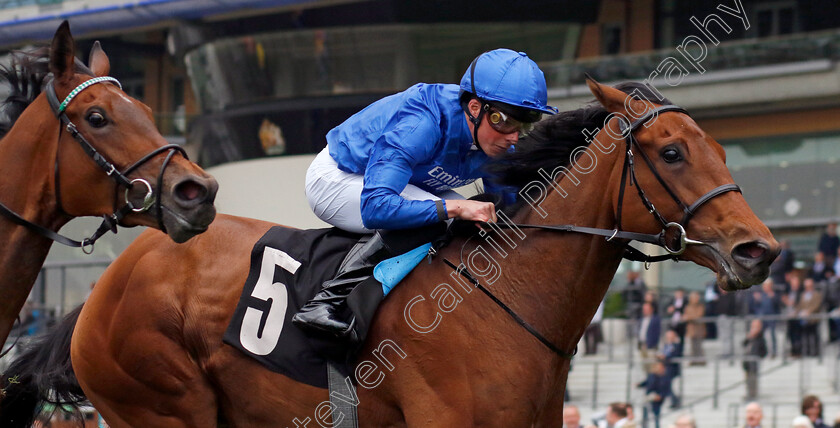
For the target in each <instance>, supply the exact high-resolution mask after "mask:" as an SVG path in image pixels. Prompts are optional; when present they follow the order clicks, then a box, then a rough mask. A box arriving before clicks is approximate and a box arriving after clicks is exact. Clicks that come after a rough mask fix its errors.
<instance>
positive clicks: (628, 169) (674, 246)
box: [493, 105, 741, 263]
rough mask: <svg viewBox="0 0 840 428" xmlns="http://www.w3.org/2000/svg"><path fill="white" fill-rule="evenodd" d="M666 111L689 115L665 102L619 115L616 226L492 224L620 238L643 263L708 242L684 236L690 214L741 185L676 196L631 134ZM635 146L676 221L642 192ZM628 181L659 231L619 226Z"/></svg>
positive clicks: (628, 252)
mask: <svg viewBox="0 0 840 428" xmlns="http://www.w3.org/2000/svg"><path fill="white" fill-rule="evenodd" d="M667 112H676V113H683V114H685V115H688V112H687V111H686V110H685V109H684V108H682V107H678V106H675V105H666V106H660V107H657V108H654V109H650V110H648V112H647V113H646V114H644V115H643V116H642V117H640V118H638V119H636V121H635V122H633V123H631V124H628V123H627V121H626V120H625V119H624V118H622V117H619V118H618V120H619V129H620V130H621V133H622V135H623V136H624V141H625V158H624V166H623V167H622V171H621V185H620V187H619V190H618V208H617V213H616V227H615V229H599V228H593V227H583V226H575V225H571V224H563V225H538V224H506V223H494V224H493V226H494V227H496V226H498V227H500V228H510V227H514V226H515V227H518V228H527V229H543V230H551V231H556V232H576V233H583V234H588V235H599V236H604V237H606V238H607V241H612V240H613V239H616V238H618V239H620V240H624V241H625V242H624V245H625V253H624V258H626V259H628V260H633V261H642V262H645V263H653V262H660V261H664V260H676V259H677V257H678V256H679V255H681V254H682V253H683V252H685V250H686V248H687V246H688V245H708V244H706V243H705V242H702V241H696V240H693V239H689V238H688V237H687V235H686V232H685V229H686V228H687V227H688V223H689V222H690V221H691V219H692V217H694V215H695V214H697V211H698V210H699V209H700V208H701V207H702V206H703V205H705V204H706V203H707V202H709V201H711V200H712V199H714V198H715V197H717V196H720V195H723V194H725V193H727V192H738V193H741V188H740V187H739V186H738V185H737V184H734V183H729V184H723V185H721V186H718V187H715V188H714V189H712V190H710V191H708V192H706V193H705V194H704V195H703V196H701V197H699V198H697V200H696V201H694V203H692V204H691V205H687V204H685V203H684V202H683V201H682V200H681V199H680V198H679V196H677V194H676V192H674V191H673V189H671V187H670V186H668V183H667V182H666V181H665V180H664V179H663V178H662V175H660V174H659V171H658V170H657V169H656V166H655V165H654V164H653V162H652V161H651V160H650V158H649V157H648V156H647V154H645V151H644V150H642V147H641V146H640V145H639V142H638V140H636V138H635V137H634V136H633V133H634V132H636V131H637V130H638V129H639V127H641V126H642V125H644V124H645V123H647V122H648V121H650V120H651V119H654V118H657V117H659V115H660V114H661V113H667ZM634 147H635V148H636V150H637V151H638V153H639V155H641V157H642V159H643V160H644V161H645V163H646V164H647V166H648V168H649V169H650V171H651V173H652V174H653V176H654V177H656V180H657V181H658V182H659V184H660V185H661V186H662V187H663V188H664V189H665V191H666V192H667V193H668V195H669V196H670V197H671V199H673V200H674V202H675V203H676V204H677V206H678V207H679V208H680V210H682V212H683V217H682V219H681V220H680V221H679V222H673V221H668V220H666V219H665V216H663V215H662V213H660V212H659V210H657V209H656V207H655V206H654V205H653V203H652V202H651V201H650V199H648V196H647V193H645V191H644V189H642V186H641V183H639V180H638V178H636V162H635V154H634V152H633V149H634ZM628 183H629V185H630V186H631V187H635V188H636V192H637V193H638V194H639V199H641V201H642V204H644V206H645V208H647V210H648V212H650V214H652V215H653V216H654V218H656V220H657V221H658V222H659V223H660V224H661V225H662V231H661V232H659V233H658V234H647V233H637V232H627V231H623V230H621V229H622V227H621V218H622V208H623V206H624V194H625V192H626V188H627V186H628ZM631 241H638V242H644V243H648V244H653V245H657V246H659V247H662V248H663V249H664V250H665V251H666V252H667V254H664V255H661V256H649V255H646V254H644V253H642V252H641V251H639V250H637V249H635V248H633V247H631V246H629V244H630V242H631Z"/></svg>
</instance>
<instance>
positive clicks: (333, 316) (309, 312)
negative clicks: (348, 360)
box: [292, 232, 391, 338]
mask: <svg viewBox="0 0 840 428" xmlns="http://www.w3.org/2000/svg"><path fill="white" fill-rule="evenodd" d="M388 257H391V252H390V251H389V250H388V248H387V247H386V245H385V243H384V241H383V240H382V236H381V235H380V234H379V233H378V232H377V233H375V234H374V235H373V236H372V237H371V238H370V240H368V241H367V242H364V243H361V242H360V243H358V244H356V246H354V247H353V248H352V249H351V250H350V252H349V253H347V256H346V257H345V258H344V261H343V262H342V263H341V267H340V268H339V269H338V273H337V274H336V276H335V278H333V279H331V280H329V281H326V282H324V285H323V287H322V288H321V291H320V292H318V294H316V295H315V297H313V298H312V300H310V301H309V302H307V303H306V305H304V306H303V307H302V308H300V312H298V313H297V314H295V316H294V317H292V323H294V324H295V325H296V326H297V327H298V328H300V329H301V330H303V331H305V332H307V333H310V334H317V335H321V336H323V335H327V336H331V337H336V338H342V337H345V336H346V335H347V334H348V333H350V331H351V329H352V327H353V320H345V319H343V318H345V313H346V312H348V311H347V304H346V299H347V296H348V295H349V294H350V292H351V291H353V289H354V288H356V286H357V285H359V284H361V283H362V281H364V280H366V279H367V278H369V277H370V276H371V275H373V268H374V267H375V266H376V264H377V263H379V262H381V261H382V260H385V259H387V258H388Z"/></svg>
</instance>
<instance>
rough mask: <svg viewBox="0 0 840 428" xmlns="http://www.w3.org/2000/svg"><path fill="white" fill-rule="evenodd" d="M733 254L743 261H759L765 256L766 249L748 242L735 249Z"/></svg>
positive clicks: (756, 243) (755, 243)
mask: <svg viewBox="0 0 840 428" xmlns="http://www.w3.org/2000/svg"><path fill="white" fill-rule="evenodd" d="M733 253H734V254H735V255H736V256H740V257H743V258H745V259H761V258H763V257H764V255H765V254H767V247H766V246H764V245H762V244H759V243H758V242H748V243H746V244H741V245H738V246H737V247H735V250H734V251H733Z"/></svg>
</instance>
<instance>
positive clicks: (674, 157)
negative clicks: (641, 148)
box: [662, 148, 682, 163]
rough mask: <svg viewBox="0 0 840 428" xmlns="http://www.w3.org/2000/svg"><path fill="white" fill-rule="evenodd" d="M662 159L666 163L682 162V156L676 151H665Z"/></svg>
mask: <svg viewBox="0 0 840 428" xmlns="http://www.w3.org/2000/svg"><path fill="white" fill-rule="evenodd" d="M662 159H663V160H664V161H665V162H667V163H674V162H679V161H681V160H682V155H681V154H680V152H679V150H677V149H673V148H671V149H665V151H663V152H662Z"/></svg>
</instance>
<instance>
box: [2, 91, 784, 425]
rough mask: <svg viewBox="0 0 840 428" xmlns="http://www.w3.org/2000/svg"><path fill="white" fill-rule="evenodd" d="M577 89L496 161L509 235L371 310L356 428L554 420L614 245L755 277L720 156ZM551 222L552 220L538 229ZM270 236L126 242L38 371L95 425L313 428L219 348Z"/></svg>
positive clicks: (257, 225)
mask: <svg viewBox="0 0 840 428" xmlns="http://www.w3.org/2000/svg"><path fill="white" fill-rule="evenodd" d="M588 84H589V87H590V89H591V91H592V93H593V94H594V95H595V97H596V99H597V101H598V103H597V104H593V105H589V106H587V107H584V108H582V109H579V110H576V111H571V112H566V113H561V114H558V115H556V116H554V117H550V118H547V119H545V120H544V121H542V122H541V123H539V124H538V125H537V128H536V129H535V130H534V131H532V133H531V134H530V135H528V136H526V137H524V138H523V139H521V140H520V142H519V143H518V144H517V149H516V152H515V153H513V154H510V155H509V157H507V158H506V159H504V160H503V161H502V162H501V163H500V164H499V166H498V167H497V168H496V173H497V175H498V176H499V178H500V180H502V181H503V182H504V183H507V184H510V185H514V186H517V187H520V188H522V189H523V190H522V192H520V195H521V196H522V199H523V200H524V201H526V203H524V204H522V206H521V207H519V208H518V209H517V210H516V211H515V213H514V214H511V215H512V217H511V219H512V223H517V224H520V225H521V226H519V229H510V230H503V229H502V228H496V227H495V226H493V225H485V230H484V232H483V233H479V234H476V235H475V236H472V237H470V238H464V237H462V238H456V239H455V240H454V241H453V242H452V243H451V244H450V245H449V246H447V247H445V248H443V249H441V250H440V251H439V252H438V254H437V255H436V257H435V258H433V259H432V260H431V262H430V263H426V262H423V263H421V264H420V265H419V266H418V267H417V268H416V269H415V270H414V271H413V272H411V273H410V274H409V276H407V277H406V278H405V279H404V280H403V281H402V283H401V285H399V286H398V287H396V288H395V289H394V290H393V291H392V292H391V294H390V295H389V296H388V297H387V299H386V300H385V301H384V302H383V304H382V305H381V306H380V308H379V311H378V313H377V315H376V318H375V320H374V321H375V322H374V324H373V325H372V327H371V329H370V331H369V335H368V336H367V339H366V342H365V344H364V345H363V348H362V350H361V351H360V354H359V356H358V360H357V361H358V362H359V364H358V365H357V367H356V371H355V377H356V381H357V382H358V383H359V385H360V387H359V389H358V407H357V409H358V416H359V421H360V424H361V426H365V427H405V426H410V427H421V426H423V427H466V426H485V427H556V426H558V424H560V421H561V417H562V409H563V395H564V388H565V381H566V377H567V374H568V370H569V363H570V359H571V355H570V354H571V353H573V350H574V349H575V345H576V344H577V343H578V341H579V339H580V338H581V335H582V334H583V332H584V329H585V328H586V326H587V324H588V323H589V320H590V319H591V318H592V316H593V314H594V313H595V310H596V308H597V307H598V304H599V302H600V301H601V300H602V298H603V297H604V295H605V293H606V291H607V287H608V286H609V283H610V281H611V279H612V277H613V275H614V274H615V272H616V269H617V267H618V265H619V262H620V261H621V259H622V256H623V255H624V254H625V250H626V248H627V244H628V241H629V240H630V239H638V240H642V241H645V240H648V241H652V242H660V243H661V244H662V245H664V246H665V247H666V248H668V249H669V251H670V253H671V254H670V255H671V256H673V257H675V258H679V259H680V260H688V261H692V262H695V263H697V264H700V265H702V266H705V267H708V268H709V269H712V270H713V271H715V272H716V273H717V281H718V284H719V285H720V286H721V287H722V288H724V289H725V290H738V289H744V288H747V287H749V286H750V285H752V284H757V283H759V282H761V281H762V280H763V279H764V278H765V277H766V276H767V274H768V268H769V264H770V262H771V261H772V260H773V259H774V258H775V256H776V254H777V253H778V251H779V246H778V243H777V242H776V241H775V240H774V239H773V237H772V235H771V234H770V232H769V231H768V229H767V228H766V227H765V226H764V225H763V224H762V223H761V222H760V221H759V219H758V218H756V216H755V215H754V213H753V212H752V211H751V210H750V208H749V207H748V206H747V203H746V201H745V200H744V198H743V196H742V195H741V193H740V189H739V188H738V187H737V186H735V185H734V184H733V183H732V177H731V175H730V173H729V171H728V170H727V168H726V166H725V154H724V150H723V148H722V147H721V146H720V145H719V144H718V143H717V142H716V141H715V140H714V139H712V137H710V136H709V135H707V134H706V133H705V132H704V131H703V130H702V129H701V128H700V127H698V125H697V124H696V123H695V122H694V121H693V120H692V119H691V117H689V116H688V114H687V113H686V112H685V111H684V110H682V109H680V108H678V107H675V106H669V105H667V104H670V103H669V102H668V101H667V100H665V99H664V98H654V96H655V95H656V93H654V92H653V91H651V90H650V89H648V88H646V87H645V86H642V85H630V86H627V87H625V88H624V89H625V90H626V91H627V92H630V91H629V89H633V91H632V93H633V94H634V95H633V96H628V95H627V93H625V92H622V91H621V90H618V89H615V88H612V87H609V86H605V85H601V84H598V83H596V82H594V81H592V80H590V81H588ZM652 100H657V102H656V103H654V102H653V101H652ZM661 105H665V106H664V107H663V106H661ZM634 118H635V119H634ZM593 137H594V138H593ZM557 224H563V225H572V226H560V227H557V228H554V229H551V228H540V227H542V226H546V225H549V226H550V225H557ZM526 225H530V226H526ZM271 226H272V225H271V224H269V223H265V222H261V221H256V220H249V219H244V218H237V217H230V216H224V215H220V216H219V218H217V219H216V221H215V222H214V223H213V224H212V225H211V226H210V228H209V229H208V231H207V232H205V233H204V234H201V235H199V236H197V237H195V238H194V239H193V240H192V241H190V242H189V243H187V244H185V245H176V244H174V243H172V242H170V241H168V240H166V239H164V237H163V235H161V234H160V233H159V232H156V231H147V232H144V234H142V235H141V236H140V237H139V238H138V239H137V240H136V241H135V242H134V243H133V244H132V245H131V246H130V247H129V248H128V249H127V250H126V251H125V252H124V253H123V254H122V255H121V256H120V257H119V258H118V259H117V260H116V261H115V262H114V263H113V264H112V265H111V266H110V267H109V268H108V270H107V271H106V272H105V273H104V275H103V276H102V277H101V279H100V280H99V282H98V283H97V285H96V287H95V288H94V290H93V292H92V294H91V295H90V298H89V299H88V300H87V302H86V303H85V304H84V306H83V307H82V309H81V313H80V314H78V316H77V317H71V318H69V319H68V320H67V321H66V322H65V323H63V325H64V326H63V329H64V331H65V335H66V334H69V331H70V329H72V328H73V323H75V331H74V332H73V335H72V345H71V346H70V348H71V349H70V350H68V349H67V345H66V339H65V341H64V345H61V346H64V350H63V352H65V354H64V356H63V357H62V358H59V361H58V362H57V363H64V364H66V361H67V354H70V355H72V365H73V368H74V370H75V375H76V377H77V379H78V382H79V384H80V385H81V387H82V389H83V390H84V392H85V394H86V395H87V397H88V398H89V399H90V401H91V402H92V403H93V405H94V406H95V407H96V408H97V409H98V410H99V411H100V412H101V413H102V415H103V416H104V417H105V419H106V420H107V421H108V423H109V424H110V425H111V426H112V427H173V428H174V427H194V428H199V427H200V428H207V427H216V426H235V427H284V426H286V427H291V426H316V422H317V425H320V426H329V423H330V407H329V405H328V404H327V405H326V407H325V404H323V402H324V401H325V400H327V398H328V393H327V391H326V390H324V389H320V388H316V387H312V386H307V385H303V384H300V383H297V382H295V381H293V380H291V379H290V378H288V377H285V376H283V375H280V374H277V373H274V372H270V371H268V370H266V369H264V368H263V367H262V366H260V365H259V364H258V363H256V362H255V361H253V360H251V359H249V358H247V357H245V356H244V355H243V354H241V353H240V352H239V351H236V350H234V349H233V348H231V347H230V346H228V345H225V344H223V343H222V340H221V339H222V335H223V333H224V331H225V328H226V327H227V324H228V322H229V321H230V319H231V315H232V312H233V310H234V307H235V305H236V302H237V300H238V298H239V296H240V293H241V292H242V287H243V283H244V282H245V280H246V276H247V275H248V268H249V264H250V250H251V248H252V246H253V245H254V243H255V242H256V241H257V240H258V239H259V238H260V237H261V236H262V235H263V233H265V232H266V231H267V230H268V229H269V228H270V227H271ZM511 227H512V226H511ZM683 227H685V230H686V231H687V233H686V234H683V233H682V228H683ZM663 230H665V231H666V232H667V233H664V234H663V235H664V236H662V237H660V235H659V234H660V233H661V232H662V231H663ZM651 237H655V238H656V239H650V238H651ZM687 237H688V238H687ZM657 239H664V240H665V241H664V242H661V241H657ZM686 244H689V245H688V246H687V248H684V246H685V245H686ZM683 250H684V251H683ZM637 255H638V254H637ZM447 262H451V263H452V265H453V266H459V273H456V272H455V271H454V270H453V269H452V268H451V267H450V265H449V264H448V263H447ZM461 263H463V264H464V265H463V266H460V265H461ZM464 268H466V269H464ZM467 277H469V278H472V279H474V280H476V281H475V282H476V283H478V284H479V285H480V286H481V287H482V288H483V290H486V292H487V293H484V292H474V290H475V289H476V288H477V286H476V287H473V285H472V284H471V283H470V282H468V281H467V280H466V278H467ZM486 294H492V295H493V297H495V299H497V300H498V303H497V302H495V301H494V300H492V299H491V298H490V297H489V296H488V295H486ZM502 304H504V305H505V306H506V307H507V308H508V309H509V310H510V311H511V312H513V313H515V314H516V315H517V316H518V317H519V318H520V321H521V322H517V321H516V320H515V319H514V317H512V316H511V314H510V313H508V312H506V311H505V310H503V308H502V307H501V306H502ZM268 311H269V312H270V311H271V309H268ZM525 323H527V325H528V327H529V328H530V329H531V332H529V331H527V330H526V329H525V328H523V326H524V324H525ZM54 343H58V342H54ZM20 370H23V371H25V370H26V368H25V367H23V365H21V366H20ZM333 416H336V418H338V417H339V414H338V413H333ZM11 426H15V425H11Z"/></svg>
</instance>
